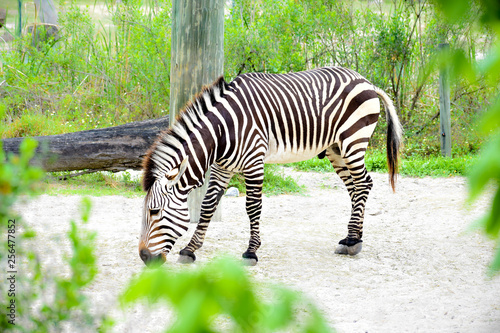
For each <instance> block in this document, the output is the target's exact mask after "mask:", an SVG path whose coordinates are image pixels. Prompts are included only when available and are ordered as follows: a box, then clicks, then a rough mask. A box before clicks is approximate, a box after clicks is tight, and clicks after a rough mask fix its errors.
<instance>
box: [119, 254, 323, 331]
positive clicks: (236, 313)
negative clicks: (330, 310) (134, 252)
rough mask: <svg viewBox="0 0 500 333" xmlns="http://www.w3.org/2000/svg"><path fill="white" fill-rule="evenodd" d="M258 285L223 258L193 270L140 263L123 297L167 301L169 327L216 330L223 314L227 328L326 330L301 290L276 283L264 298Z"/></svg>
mask: <svg viewBox="0 0 500 333" xmlns="http://www.w3.org/2000/svg"><path fill="white" fill-rule="evenodd" d="M257 291H258V290H257V288H256V287H255V286H254V284H253V283H252V281H251V280H250V279H249V277H248V274H247V273H246V271H245V269H244V267H242V266H241V264H240V263H238V262H235V261H233V260H231V259H227V258H226V259H219V260H216V261H214V262H212V263H210V264H208V265H206V266H204V267H200V268H196V269H193V270H187V269H183V270H182V271H175V270H173V269H171V268H165V267H158V268H154V269H144V270H143V271H142V273H141V274H140V275H139V276H138V277H136V278H135V279H134V280H133V281H132V282H131V283H130V285H129V286H128V288H127V289H126V291H125V293H124V294H123V295H122V297H121V302H122V304H123V305H124V306H125V305H130V304H133V303H135V302H137V301H138V300H141V299H146V300H147V301H148V302H149V304H151V305H153V304H156V303H159V302H167V303H168V304H169V305H171V306H172V307H173V308H174V309H175V312H176V320H175V322H174V323H173V324H172V325H171V327H170V328H169V329H168V330H167V331H168V332H182V333H189V332H193V333H195V332H219V331H222V330H221V329H220V328H218V327H214V326H215V325H214V320H215V319H217V318H221V317H222V318H225V319H227V321H228V325H230V326H229V327H230V329H229V331H231V332H277V331H282V330H287V331H289V330H290V331H294V332H330V329H329V327H328V326H327V324H326V322H325V320H324V319H323V317H322V315H321V314H320V312H319V311H318V310H317V309H316V308H315V307H314V306H313V305H312V304H310V303H308V302H304V300H303V298H302V297H300V295H299V294H297V293H295V292H292V291H290V290H288V289H286V288H284V287H274V288H273V289H272V291H273V294H274V298H273V301H272V302H264V301H262V300H261V299H260V298H259V297H258V296H257V294H258V292H257ZM301 312H305V313H304V314H302V313H301ZM223 331H227V330H226V329H224V330H223Z"/></svg>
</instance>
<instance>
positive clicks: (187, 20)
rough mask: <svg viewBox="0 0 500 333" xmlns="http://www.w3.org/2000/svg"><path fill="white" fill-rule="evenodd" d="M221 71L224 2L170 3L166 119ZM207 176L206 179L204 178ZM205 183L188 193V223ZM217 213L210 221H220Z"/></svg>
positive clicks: (197, 212) (187, 0)
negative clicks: (167, 113) (168, 112)
mask: <svg viewBox="0 0 500 333" xmlns="http://www.w3.org/2000/svg"><path fill="white" fill-rule="evenodd" d="M223 71H224V1H223V0H174V1H173V9H172V61H171V69H170V119H171V122H174V121H175V116H176V115H177V114H178V112H179V111H180V110H181V108H182V107H184V105H185V104H186V103H187V102H188V101H189V100H190V99H192V98H193V97H194V96H195V95H196V94H197V93H199V92H200V91H201V88H202V87H203V86H204V85H208V84H211V83H212V82H213V81H215V80H216V79H217V78H218V77H219V76H221V75H222V74H223ZM208 176H209V175H208V174H207V178H206V179H208ZM207 184H208V181H207V182H205V185H204V186H202V187H201V188H199V189H196V190H194V191H192V192H191V194H190V195H189V199H188V207H189V212H190V215H191V222H198V220H199V218H200V210H201V202H202V200H203V197H204V196H205V193H206V191H207ZM220 219H221V217H220V210H217V211H216V212H215V214H214V216H213V218H212V220H214V221H217V220H220Z"/></svg>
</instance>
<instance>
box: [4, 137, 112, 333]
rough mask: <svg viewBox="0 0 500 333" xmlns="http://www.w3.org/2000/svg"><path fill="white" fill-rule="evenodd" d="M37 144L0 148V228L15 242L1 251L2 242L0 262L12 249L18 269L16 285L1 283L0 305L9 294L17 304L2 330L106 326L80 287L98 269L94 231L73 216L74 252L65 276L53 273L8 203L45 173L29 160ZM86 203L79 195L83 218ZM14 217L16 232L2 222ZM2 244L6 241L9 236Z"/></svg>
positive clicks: (71, 237) (29, 190)
mask: <svg viewBox="0 0 500 333" xmlns="http://www.w3.org/2000/svg"><path fill="white" fill-rule="evenodd" d="M36 146H37V142H36V141H34V140H32V139H26V140H24V141H23V142H22V144H21V147H20V155H19V156H15V155H12V154H9V155H8V156H6V155H5V154H4V153H3V150H2V149H0V220H1V221H2V223H1V224H0V233H1V234H2V235H7V234H8V235H13V236H15V238H14V240H15V245H14V246H12V247H7V250H10V251H4V250H5V248H3V249H2V251H0V262H6V261H4V260H6V259H7V257H6V254H12V255H14V256H15V260H14V261H13V262H14V263H12V262H10V261H9V263H12V265H13V266H11V267H13V268H15V270H16V271H18V272H22V273H19V274H17V273H16V274H15V286H16V287H15V290H14V291H12V290H13V289H9V288H10V284H9V286H8V287H9V288H7V289H9V294H8V293H7V290H6V289H5V288H6V287H7V284H6V283H1V284H0V294H1V295H5V296H7V295H9V297H2V298H0V307H2V309H6V308H7V306H8V305H9V304H10V303H11V300H12V299H14V300H15V305H16V318H15V319H14V324H15V325H13V324H12V323H9V320H12V319H13V318H11V317H7V316H5V315H2V316H1V317H0V330H1V331H2V332H7V331H27V332H29V331H34V330H36V331H37V332H53V331H60V330H62V329H63V328H64V329H68V328H71V327H73V328H76V326H72V325H77V326H78V328H79V329H82V328H84V327H86V328H87V329H89V330H94V329H95V328H96V327H98V326H100V325H105V326H103V327H109V325H110V321H109V320H108V319H107V318H105V317H102V318H95V317H93V316H92V315H90V311H89V308H88V303H87V300H86V297H85V296H84V294H83V292H82V291H83V288H85V287H86V286H88V285H89V283H91V282H92V281H93V280H94V277H95V275H96V273H97V263H96V256H95V255H94V249H95V236H96V235H95V233H92V232H89V231H87V230H85V229H83V228H82V227H81V226H80V225H79V224H78V223H76V222H74V221H71V229H70V232H69V233H68V238H69V240H70V244H71V246H72V255H71V256H70V257H69V258H68V259H67V260H66V263H67V264H68V269H69V272H70V274H69V276H65V277H62V276H54V275H53V274H51V273H49V272H50V270H48V269H44V267H42V265H41V263H40V262H39V260H38V258H37V256H36V253H35V252H34V251H33V250H30V246H29V245H30V239H32V238H33V237H35V236H36V235H35V233H34V232H33V231H32V230H30V228H29V226H28V225H25V224H24V223H23V221H22V219H21V218H20V217H18V216H17V215H16V214H15V212H13V211H12V206H13V205H14V203H15V202H16V201H17V200H18V198H19V196H21V195H25V194H35V193H36V192H37V191H38V186H37V183H38V181H39V180H40V179H41V178H42V177H43V175H44V172H43V171H42V170H41V169H39V168H36V167H32V166H30V164H29V162H30V160H31V158H32V157H33V155H34V153H35V149H36ZM0 148H1V147H0ZM90 206H91V205H90V200H88V199H86V200H84V201H83V206H82V220H83V223H84V224H85V223H86V222H87V221H88V217H89V212H90ZM12 220H15V233H11V232H7V228H8V223H6V222H7V221H12ZM10 223H11V222H9V224H10ZM9 230H10V229H9ZM12 230H14V229H12ZM4 244H6V245H5V246H7V242H5V243H4ZM2 246H3V245H2ZM8 258H9V259H12V257H8ZM12 292H13V293H14V294H12ZM106 325H107V326H106Z"/></svg>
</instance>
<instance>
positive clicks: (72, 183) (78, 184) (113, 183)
mask: <svg viewBox="0 0 500 333" xmlns="http://www.w3.org/2000/svg"><path fill="white" fill-rule="evenodd" d="M65 175H68V173H67V172H54V173H50V174H49V177H47V178H46V180H45V186H46V187H45V190H46V191H45V192H46V193H47V194H49V195H90V196H105V195H121V196H125V197H128V198H133V197H140V196H143V195H144V192H143V191H142V187H141V183H140V180H139V179H137V178H134V177H132V176H131V174H130V173H129V172H123V173H120V174H115V173H112V172H107V171H103V172H96V173H91V174H86V175H81V176H77V177H73V178H68V179H66V180H58V179H57V177H60V176H65Z"/></svg>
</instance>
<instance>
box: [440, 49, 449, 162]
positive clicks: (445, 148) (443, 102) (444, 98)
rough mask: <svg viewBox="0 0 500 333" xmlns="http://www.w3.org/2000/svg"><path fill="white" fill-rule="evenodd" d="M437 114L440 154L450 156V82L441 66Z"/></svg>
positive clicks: (445, 69)
mask: <svg viewBox="0 0 500 333" xmlns="http://www.w3.org/2000/svg"><path fill="white" fill-rule="evenodd" d="M447 48H448V44H447V43H443V44H439V49H441V50H446V49H447ZM439 115H440V119H441V121H440V131H439V137H440V140H441V155H443V156H445V157H451V119H450V82H449V78H448V69H447V68H441V70H440V71H439Z"/></svg>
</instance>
